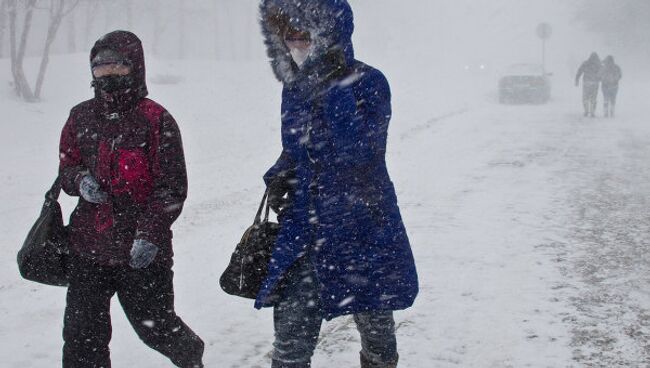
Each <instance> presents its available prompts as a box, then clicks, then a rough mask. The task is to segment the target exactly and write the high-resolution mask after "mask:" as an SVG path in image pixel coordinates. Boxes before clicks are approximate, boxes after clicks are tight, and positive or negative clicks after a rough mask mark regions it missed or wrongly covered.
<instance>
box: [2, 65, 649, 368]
mask: <svg viewBox="0 0 650 368" xmlns="http://www.w3.org/2000/svg"><path fill="white" fill-rule="evenodd" d="M379 66H381V67H382V68H383V69H384V70H386V71H387V74H388V78H389V80H390V81H391V84H392V88H393V94H394V99H393V102H394V110H395V111H394V112H395V114H394V118H393V121H392V126H391V130H390V138H389V153H388V164H389V170H390V172H391V175H392V178H393V180H394V181H395V184H396V187H397V190H398V198H399V199H400V206H401V209H402V211H403V215H404V219H405V222H406V225H407V229H408V231H409V235H410V237H411V241H412V244H413V249H414V252H415V256H416V261H417V265H418V270H419V274H420V279H421V288H422V291H421V294H420V296H419V299H418V300H417V302H416V305H415V306H414V307H413V308H412V309H409V310H407V311H404V312H400V313H397V315H396V318H397V322H398V332H397V333H398V339H399V340H398V341H399V350H400V354H401V363H400V366H401V367H405V368H409V367H410V368H428V367H441V368H442V367H477V368H487V367H495V368H496V367H499V368H502V367H517V368H519V367H553V368H558V367H582V366H585V367H613V366H621V367H623V366H625V367H647V366H649V365H650V338H649V337H648V336H650V311H649V309H648V308H649V307H650V295H649V294H648V290H650V289H649V286H650V272H649V271H650V256H649V255H648V253H647V251H646V247H647V244H648V235H647V234H648V226H649V225H648V224H650V221H648V220H650V216H649V215H648V213H647V210H646V208H647V206H646V205H647V204H648V199H647V198H648V195H649V194H650V184H649V183H650V180H648V179H650V168H649V167H648V165H647V162H650V160H649V159H650V148H649V147H650V144H649V143H650V124H647V120H646V119H644V118H643V116H642V115H641V113H642V112H643V107H644V101H643V97H644V96H643V93H646V94H647V90H648V89H647V87H648V84H647V83H645V84H644V83H639V84H638V86H637V85H635V86H634V91H630V89H631V88H632V87H629V88H628V89H627V90H626V88H627V87H626V86H625V85H624V87H623V89H622V94H621V96H620V97H621V104H620V107H619V117H618V118H616V119H615V120H605V119H602V118H599V119H595V120H591V119H583V118H582V116H581V114H580V108H581V107H580V102H579V90H578V89H569V88H568V86H569V83H570V82H571V79H570V78H567V79H561V78H560V77H557V80H556V86H555V89H556V97H555V99H554V100H553V101H552V103H550V104H549V105H542V106H500V105H497V104H496V103H495V102H494V101H495V98H494V93H493V90H494V89H495V87H496V81H494V80H491V79H487V80H486V81H483V80H481V81H480V82H481V83H478V82H477V80H476V79H463V78H459V77H458V76H456V75H454V76H449V75H446V74H445V73H444V71H440V75H433V74H432V75H426V73H425V75H422V73H420V72H417V71H415V70H411V69H410V68H402V67H400V65H397V64H389V65H386V66H384V65H379ZM384 67H385V68H384ZM8 70H9V67H8V65H7V63H6V60H0V83H2V85H1V86H0V111H2V117H3V118H2V126H3V134H1V135H0V152H1V153H2V155H0V183H1V185H2V190H1V191H0V202H1V203H2V204H3V206H2V210H0V226H2V228H1V229H0V244H1V245H0V326H2V327H1V328H0V357H1V358H0V361H1V364H0V365H1V366H2V367H8V368H14V367H15V368H18V367H20V368H27V367H37V368H40V367H53V366H57V365H59V364H60V363H59V362H60V351H61V347H62V338H61V327H62V319H63V308H64V304H65V290H64V289H61V288H52V287H42V286H39V285H37V284H33V283H29V282H27V281H24V280H22V279H21V278H20V276H19V274H18V271H17V269H16V265H15V261H14V260H15V254H16V252H17V251H18V248H19V247H20V245H21V243H22V241H23V238H24V236H25V235H26V232H27V230H28V229H29V227H30V226H31V223H32V221H33V220H34V219H35V216H36V215H37V213H38V211H39V209H40V205H41V203H42V196H43V194H44V192H45V191H46V189H47V188H48V186H49V185H50V182H51V181H52V180H53V179H54V176H55V173H56V165H57V145H58V138H59V137H58V136H59V133H60V129H61V128H62V126H63V123H64V121H65V119H66V117H67V113H68V111H69V109H70V108H71V107H72V106H73V105H74V104H76V103H77V102H79V101H81V100H83V99H86V98H88V96H90V95H91V91H90V89H89V71H88V67H87V61H86V56H85V55H72V56H65V57H55V58H54V59H53V63H52V65H51V73H50V76H49V79H48V80H47V82H46V98H45V100H44V101H43V102H42V103H39V104H24V103H22V102H19V101H17V100H16V99H15V98H14V97H13V96H12V95H11V91H10V88H9V87H6V84H5V83H6V81H8V80H9V78H8V72H7V71H8ZM148 75H149V84H150V91H151V97H152V98H153V99H155V100H157V101H159V102H160V103H162V104H163V105H164V106H166V107H167V108H168V109H169V110H170V111H171V112H172V114H173V115H174V116H175V117H176V119H177V120H178V122H179V125H180V127H181V130H182V133H183V137H184V144H185V150H186V154H187V162H188V170H189V178H190V195H189V200H188V202H187V205H186V207H185V211H184V213H183V215H182V217H181V218H180V219H179V220H178V221H177V223H176V224H175V227H174V230H175V251H176V257H175V267H174V270H175V287H176V306H177V310H178V313H179V314H180V315H181V317H182V318H183V319H184V320H185V321H186V322H187V323H188V324H189V325H190V326H191V327H192V328H193V329H194V330H195V331H196V332H197V333H198V334H199V335H200V336H201V337H202V338H203V339H204V340H205V341H206V344H207V347H206V355H205V362H206V366H207V367H233V368H235V367H239V368H245V367H248V368H250V367H267V366H269V352H270V351H271V342H272V335H273V333H272V321H271V313H270V311H269V310H264V311H256V310H254V309H253V308H252V303H251V302H250V301H247V300H243V299H237V298H234V297H231V296H228V295H226V294H224V293H223V292H222V291H221V290H220V288H219V286H218V282H217V281H218V276H219V275H220V273H221V271H222V270H223V269H224V267H225V265H226V264H227V262H228V259H229V257H230V252H231V251H232V249H233V248H234V245H235V244H236V243H237V241H238V240H239V237H240V236H241V234H242V232H243V230H244V229H245V228H246V227H247V226H248V225H250V223H251V221H252V217H253V215H254V211H255V209H256V205H257V203H258V201H259V199H260V197H261V195H262V192H263V190H264V188H263V183H262V180H261V175H262V174H263V172H264V171H265V170H266V168H267V167H268V166H269V165H271V164H272V162H274V160H275V158H276V157H277V154H278V153H279V103H280V85H279V84H278V83H276V82H275V81H274V80H273V79H272V76H271V72H270V70H269V68H268V66H267V65H266V63H265V62H264V61H259V62H250V63H238V64H235V63H223V62H222V63H216V62H208V61H205V62H200V61H192V62H189V61H188V62H170V61H159V60H149V69H148ZM156 81H157V82H158V83H155V82H156ZM565 81H567V82H566V83H565ZM166 82H167V83H166ZM168 82H175V83H174V84H168ZM483 82H486V84H485V85H483ZM565 87H567V88H565ZM643 91H646V92H643ZM633 96H636V97H633ZM63 202H64V207H65V210H66V211H67V212H69V211H70V210H71V208H72V206H73V205H74V200H72V199H68V198H64V199H63ZM321 337H322V339H321V342H320V344H319V348H318V351H317V353H316V356H315V358H314V366H315V367H324V366H340V367H354V366H357V365H358V363H357V360H358V353H357V352H358V350H359V342H358V334H357V333H356V331H355V329H354V323H353V322H352V321H351V319H350V318H340V319H337V320H334V321H332V322H329V323H326V324H325V325H324V328H323V331H322V336H321ZM111 349H112V357H113V366H115V367H136V366H137V367H142V368H147V367H151V368H153V367H166V366H171V365H170V363H168V362H167V361H166V360H165V359H164V358H162V357H161V356H159V355H158V354H157V353H156V352H154V351H151V350H149V349H148V348H146V347H145V346H144V344H142V343H140V342H139V341H138V339H137V337H136V335H135V333H134V332H133V331H132V330H131V328H130V326H129V325H128V322H127V321H126V319H125V317H124V315H123V313H122V312H121V309H120V307H119V305H118V304H117V303H114V305H113V342H112V343H111Z"/></svg>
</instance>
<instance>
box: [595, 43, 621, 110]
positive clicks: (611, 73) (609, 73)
mask: <svg viewBox="0 0 650 368" xmlns="http://www.w3.org/2000/svg"><path fill="white" fill-rule="evenodd" d="M621 78H623V72H622V71H621V67H620V66H618V65H616V62H615V61H614V57H613V56H611V55H609V56H607V57H606V58H605V60H604V61H603V67H602V70H601V76H600V79H601V81H602V85H603V98H604V100H605V105H604V108H605V117H612V118H613V117H614V113H615V110H616V96H617V95H618V85H619V82H620V80H621Z"/></svg>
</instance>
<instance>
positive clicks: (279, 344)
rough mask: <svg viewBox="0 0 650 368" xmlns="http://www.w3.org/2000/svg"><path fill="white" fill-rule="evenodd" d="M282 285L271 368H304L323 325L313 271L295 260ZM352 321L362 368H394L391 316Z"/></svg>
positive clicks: (382, 313) (375, 315) (368, 316)
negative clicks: (356, 331) (357, 336)
mask: <svg viewBox="0 0 650 368" xmlns="http://www.w3.org/2000/svg"><path fill="white" fill-rule="evenodd" d="M283 284H284V285H283V287H282V290H281V291H280V294H279V300H278V301H277V303H276V305H275V307H274V309H273V322H274V327H275V342H274V343H273V346H274V348H275V349H274V352H273V363H272V368H308V367H311V357H312V355H313V354H314V350H315V349H316V345H317V343H318V335H319V333H320V329H321V324H322V322H323V317H322V315H323V313H322V311H321V307H320V302H319V300H320V295H319V286H318V282H317V280H316V276H315V272H314V269H313V267H312V266H311V264H310V263H309V262H308V261H306V260H305V259H303V260H299V261H298V262H297V263H296V265H295V266H294V267H293V268H292V269H291V270H290V271H289V272H288V274H287V276H286V278H285V281H284V282H283ZM354 321H355V323H356V325H357V329H358V330H359V334H360V335H361V362H362V367H364V368H365V367H369V368H394V367H396V366H397V360H398V354H397V340H396V338H395V321H394V319H393V312H392V311H374V312H366V313H359V314H355V315H354Z"/></svg>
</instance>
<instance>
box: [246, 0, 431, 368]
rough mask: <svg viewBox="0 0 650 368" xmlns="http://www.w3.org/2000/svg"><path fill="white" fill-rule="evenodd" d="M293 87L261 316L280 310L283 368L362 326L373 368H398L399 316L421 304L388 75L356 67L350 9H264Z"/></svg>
mask: <svg viewBox="0 0 650 368" xmlns="http://www.w3.org/2000/svg"><path fill="white" fill-rule="evenodd" d="M261 25H262V31H263V35H264V38H265V43H266V46H267V51H268V55H269V57H270V59H271V65H272V67H273V70H274V72H275V75H276V77H277V78H278V79H279V80H280V81H281V82H282V83H283V85H284V89H283V92H282V129H281V130H282V147H283V151H282V153H281V155H280V157H279V159H278V160H277V162H276V164H275V165H274V166H273V167H272V168H271V169H270V170H269V171H268V172H267V173H266V175H265V176H264V180H265V181H266V184H267V185H268V187H269V190H270V194H269V197H270V203H271V204H272V207H274V209H275V210H276V211H277V212H278V213H279V219H280V224H281V231H280V234H279V236H278V241H277V244H276V247H275V249H274V252H273V257H272V260H271V263H270V265H269V273H268V277H267V278H266V280H265V282H264V284H263V287H262V289H261V290H260V292H259V294H258V296H257V300H256V307H257V308H261V307H270V306H272V307H274V324H275V336H276V337H275V343H274V347H275V351H274V355H273V365H272V367H274V368H294V367H296V368H298V367H299V368H302V367H310V366H311V363H310V361H311V356H312V355H313V351H314V349H315V347H316V343H317V340H318V334H319V331H320V326H321V323H322V320H323V319H328V320H329V319H332V318H335V317H338V316H342V315H348V314H352V315H354V319H355V321H356V323H357V327H358V329H359V331H360V334H361V340H362V350H361V366H362V367H373V368H374V367H378V368H379V367H381V368H384V367H386V368H388V367H396V366H397V359H398V354H397V347H396V340H395V323H394V320H393V311H395V310H402V309H406V308H408V307H410V306H411V305H412V304H413V302H414V300H415V297H416V295H417V293H418V281H417V274H416V270H415V263H414V260H413V254H412V252H411V248H410V245H409V240H408V237H407V234H406V230H405V228H404V224H403V223H402V219H401V215H400V212H399V208H398V206H397V198H396V196H395V189H394V187H393V184H392V182H391V181H390V178H389V176H388V171H387V169H386V162H385V154H386V140H387V132H388V123H389V120H390V117H391V106H390V89H389V86H388V82H387V81H386V79H385V77H384V76H383V74H382V73H381V72H380V71H378V70H376V69H373V68H372V67H370V66H368V65H366V64H363V63H362V62H359V61H357V60H355V58H354V50H353V47H352V40H351V37H352V32H353V29H354V23H353V16H352V10H351V8H350V6H349V4H348V3H347V1H345V0H310V1H304V0H263V1H262V4H261Z"/></svg>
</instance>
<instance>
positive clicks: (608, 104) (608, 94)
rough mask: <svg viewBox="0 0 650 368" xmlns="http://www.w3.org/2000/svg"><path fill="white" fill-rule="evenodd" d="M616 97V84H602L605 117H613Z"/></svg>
mask: <svg viewBox="0 0 650 368" xmlns="http://www.w3.org/2000/svg"><path fill="white" fill-rule="evenodd" d="M617 95H618V84H606V83H603V97H604V99H605V116H612V117H613V116H614V111H615V110H616V96H617Z"/></svg>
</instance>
